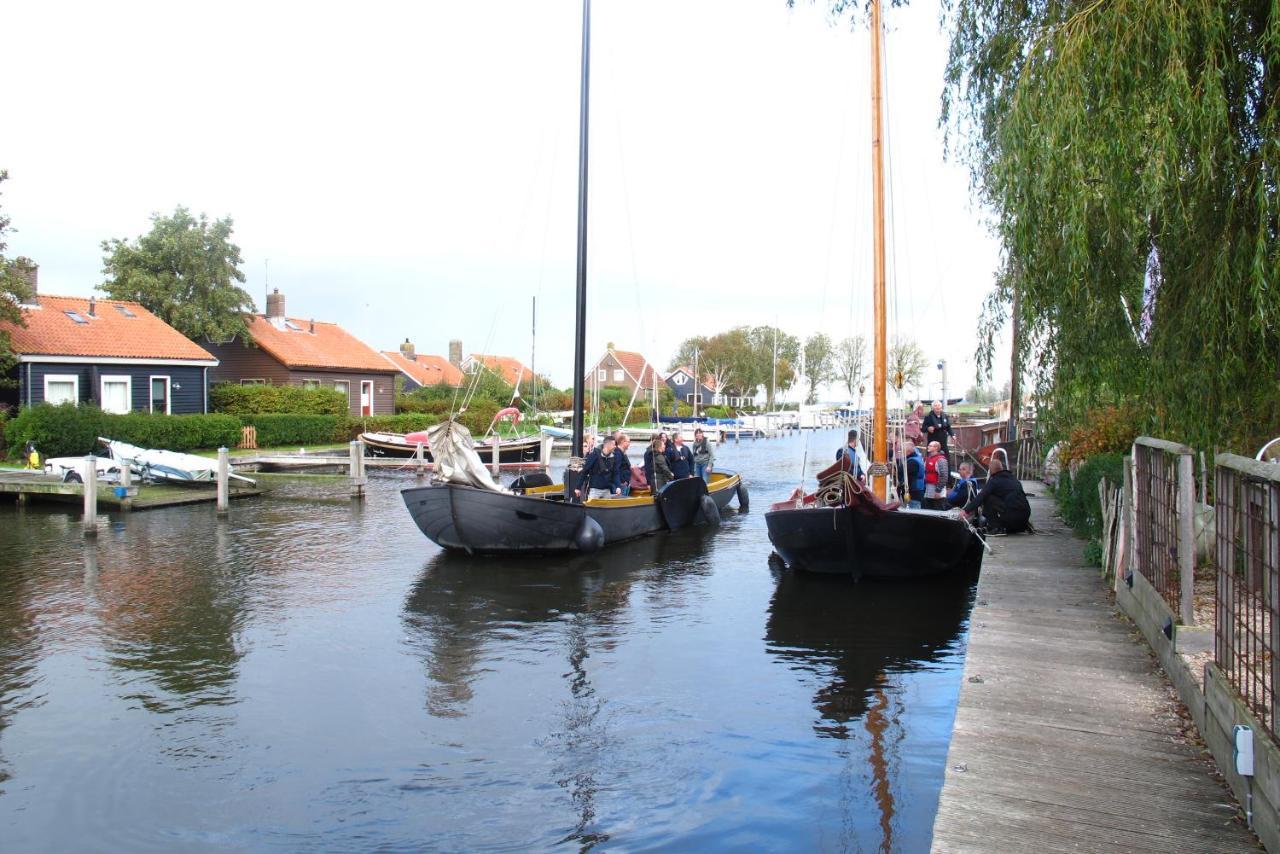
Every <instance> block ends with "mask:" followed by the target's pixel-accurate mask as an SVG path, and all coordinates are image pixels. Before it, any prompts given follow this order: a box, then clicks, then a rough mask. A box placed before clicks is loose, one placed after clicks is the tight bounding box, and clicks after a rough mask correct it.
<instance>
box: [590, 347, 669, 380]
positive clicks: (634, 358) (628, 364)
mask: <svg viewBox="0 0 1280 854" xmlns="http://www.w3.org/2000/svg"><path fill="white" fill-rule="evenodd" d="M610 353H612V354H613V358H614V359H616V360H617V362H618V364H619V365H622V367H623V369H624V370H625V371H626V372H627V373H628V374H630V375H631V379H632V380H634V379H636V378H637V377H638V378H639V379H640V387H641V388H653V387H654V384H655V383H656V382H658V381H659V380H658V379H657V376H658V372H657V371H655V370H654V368H653V365H652V364H650V363H649V362H648V360H646V359H645V357H644V356H641V355H640V354H639V353H632V352H630V351H629V350H608V351H607V352H606V353H605V355H604V356H601V357H600V359H599V360H597V361H596V367H597V368H598V367H599V366H600V363H601V362H603V361H604V360H605V358H606V357H607V356H608V355H609V354H610ZM593 370H594V369H593ZM690 373H692V372H690ZM588 376H589V375H588Z"/></svg>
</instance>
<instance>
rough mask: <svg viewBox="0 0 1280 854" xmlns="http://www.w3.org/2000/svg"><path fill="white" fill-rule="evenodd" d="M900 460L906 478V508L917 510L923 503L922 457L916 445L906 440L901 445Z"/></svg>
mask: <svg viewBox="0 0 1280 854" xmlns="http://www.w3.org/2000/svg"><path fill="white" fill-rule="evenodd" d="M902 459H903V461H904V462H905V469H906V471H905V472H904V474H905V475H906V478H907V498H908V502H907V506H908V507H914V508H916V509H919V508H920V507H921V506H922V504H921V502H922V501H924V457H922V456H920V452H919V451H917V450H916V443H915V442H912V441H911V440H910V439H906V440H904V441H903V443H902Z"/></svg>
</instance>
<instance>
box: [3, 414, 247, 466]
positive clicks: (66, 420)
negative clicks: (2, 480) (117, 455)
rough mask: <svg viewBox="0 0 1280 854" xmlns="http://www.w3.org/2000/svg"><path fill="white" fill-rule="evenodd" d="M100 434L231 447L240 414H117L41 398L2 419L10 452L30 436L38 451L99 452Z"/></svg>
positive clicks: (185, 446)
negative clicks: (7, 422)
mask: <svg viewBox="0 0 1280 854" xmlns="http://www.w3.org/2000/svg"><path fill="white" fill-rule="evenodd" d="M99 436H105V437H107V438H110V439H119V440H120V441H122V442H128V443H130V444H132V445H141V446H142V447H144V448H164V449H165V450H169V451H190V450H194V449H197V448H217V447H220V446H223V445H225V446H227V447H235V445H236V443H237V442H239V441H240V419H238V418H235V417H234V416H231V415H159V414H152V413H150V412H130V413H128V414H127V415H116V414H112V413H108V412H103V411H102V410H101V409H99V408H98V407H96V406H75V405H74V404H70V403H64V404H61V405H59V406H51V405H49V404H47V403H42V404H40V405H39V406H28V407H24V408H23V409H22V410H21V411H20V412H19V413H18V415H17V417H15V418H14V419H13V420H12V421H10V422H9V424H8V425H7V429H6V430H5V437H4V438H5V440H6V441H7V442H8V444H9V455H10V456H21V453H22V449H23V447H24V446H25V445H26V443H27V442H33V443H34V444H35V446H36V450H38V451H39V452H40V454H41V456H44V457H75V456H81V455H84V454H90V453H101V452H102V448H101V446H100V445H99V444H98V437H99Z"/></svg>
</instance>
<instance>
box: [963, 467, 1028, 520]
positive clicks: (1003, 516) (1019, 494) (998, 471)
mask: <svg viewBox="0 0 1280 854" xmlns="http://www.w3.org/2000/svg"><path fill="white" fill-rule="evenodd" d="M979 507H981V508H982V511H983V513H985V514H986V517H987V531H988V532H989V533H992V534H1018V533H1021V532H1023V531H1026V530H1028V529H1029V528H1030V526H1031V505H1030V504H1029V503H1028V502H1027V494H1026V493H1025V492H1023V491H1022V484H1021V483H1019V482H1018V479H1017V478H1016V477H1014V476H1013V474H1012V473H1010V472H1009V471H1007V470H1006V469H1005V467H1004V465H1003V463H1001V462H1000V458H999V457H993V458H992V460H991V469H990V475H989V476H988V477H987V485H986V486H984V487H982V491H981V492H979V493H978V494H977V495H975V496H974V497H973V498H972V499H970V500H969V503H968V504H966V505H965V506H964V512H965V513H966V514H970V513H973V512H974V511H975V510H977V509H978V508H979Z"/></svg>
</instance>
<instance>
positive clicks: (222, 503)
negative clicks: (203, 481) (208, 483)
mask: <svg viewBox="0 0 1280 854" xmlns="http://www.w3.org/2000/svg"><path fill="white" fill-rule="evenodd" d="M230 469H231V466H230V464H229V462H228V460H227V449H226V448H219V449H218V515H219V516H225V515H227V512H228V511H229V510H230V509H231V508H230V504H231V500H230V499H231V491H230V486H231V476H230V475H231V471H230Z"/></svg>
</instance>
